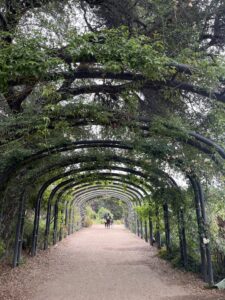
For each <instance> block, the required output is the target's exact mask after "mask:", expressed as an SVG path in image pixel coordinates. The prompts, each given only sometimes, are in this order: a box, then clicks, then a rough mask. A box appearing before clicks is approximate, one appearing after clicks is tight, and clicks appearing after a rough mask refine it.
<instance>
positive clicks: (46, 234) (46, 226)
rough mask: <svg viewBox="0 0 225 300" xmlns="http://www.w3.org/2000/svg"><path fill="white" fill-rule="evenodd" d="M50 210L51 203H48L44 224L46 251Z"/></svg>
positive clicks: (45, 247)
mask: <svg viewBox="0 0 225 300" xmlns="http://www.w3.org/2000/svg"><path fill="white" fill-rule="evenodd" d="M51 210H52V205H51V201H48V207H47V214H46V224H45V237H44V250H46V249H48V238H49V232H50V223H51Z"/></svg>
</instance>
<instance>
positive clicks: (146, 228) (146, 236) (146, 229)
mask: <svg viewBox="0 0 225 300" xmlns="http://www.w3.org/2000/svg"><path fill="white" fill-rule="evenodd" d="M145 241H146V243H147V242H148V227H147V221H146V220H145Z"/></svg>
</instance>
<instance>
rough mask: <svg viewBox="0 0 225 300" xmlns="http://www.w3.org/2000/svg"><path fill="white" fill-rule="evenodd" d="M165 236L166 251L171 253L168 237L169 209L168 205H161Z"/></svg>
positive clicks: (169, 238)
mask: <svg viewBox="0 0 225 300" xmlns="http://www.w3.org/2000/svg"><path fill="white" fill-rule="evenodd" d="M163 213H164V224H165V235H166V249H167V251H168V252H171V237H170V223H169V209H168V204H167V203H164V204H163Z"/></svg>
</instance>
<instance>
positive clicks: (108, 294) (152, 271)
mask: <svg viewBox="0 0 225 300" xmlns="http://www.w3.org/2000/svg"><path fill="white" fill-rule="evenodd" d="M193 282H194V284H193ZM0 299H1V300H11V299H13V300H14V299H17V300H25V299H26V300H53V299H54V300H84V299H85V300H112V299H113V300H127V299H129V300H142V299H143V300H144V299H152V300H166V299H168V300H172V299H173V300H203V299H204V300H222V299H223V300H224V299H225V293H222V292H219V291H216V290H205V289H204V284H203V283H202V282H201V280H199V279H197V278H196V276H194V275H192V274H189V273H188V274H187V273H183V272H181V271H179V270H176V269H173V268H171V266H170V265H169V264H168V263H167V262H165V261H163V260H161V259H159V258H158V257H157V251H156V249H154V248H152V247H150V246H149V245H148V244H147V243H145V242H144V241H143V240H141V239H140V238H138V237H136V236H135V235H134V234H132V233H130V232H129V231H127V230H126V229H124V228H123V227H122V226H116V225H115V226H114V228H113V229H105V228H104V227H103V226H101V225H96V226H93V227H92V228H89V229H82V230H81V231H79V232H77V233H75V234H74V235H72V236H70V237H68V238H67V239H65V240H63V241H62V242H61V243H59V244H58V245H56V246H55V247H51V248H50V250H48V251H47V252H43V251H41V252H40V253H39V255H38V256H37V257H35V258H31V259H28V260H27V261H26V263H25V264H24V265H22V266H20V267H19V268H17V269H14V270H6V271H5V273H4V274H3V275H2V276H1V277H0Z"/></svg>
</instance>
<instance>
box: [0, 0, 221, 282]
mask: <svg viewBox="0 0 225 300" xmlns="http://www.w3.org/2000/svg"><path fill="white" fill-rule="evenodd" d="M6 2H7V1H6ZM20 2H21V3H22V4H21V3H20V4H19V3H16V2H15V3H16V4H14V3H13V2H12V3H11V4H10V5H6V6H4V4H0V29H1V32H3V35H2V36H1V37H0V40H1V45H2V48H1V49H0V52H1V51H2V52H1V53H0V56H1V57H3V60H5V62H6V63H5V64H2V67H4V68H3V72H2V76H3V78H2V80H1V82H2V83H1V85H0V94H1V95H0V97H1V99H0V100H1V103H3V104H4V105H3V107H2V108H0V115H1V116H3V119H2V120H0V122H1V123H0V125H2V126H0V135H1V141H0V147H1V148H0V152H1V154H0V155H1V157H0V158H1V165H0V199H1V200H0V225H1V226H0V227H1V229H0V250H1V243H2V241H3V244H4V247H3V248H5V250H6V251H5V252H6V253H7V251H8V253H10V254H11V253H12V249H13V266H14V267H15V266H17V265H18V264H19V263H20V261H21V256H22V248H23V246H24V236H25V235H26V234H27V233H26V230H27V229H26V226H25V225H26V222H27V221H29V222H32V225H31V226H32V233H31V234H30V233H29V234H30V236H29V238H30V239H31V245H30V248H31V249H30V252H31V255H32V256H34V255H36V253H37V251H38V250H39V249H40V248H44V249H47V248H48V246H49V245H50V244H51V243H52V244H55V243H57V242H58V241H59V240H61V239H62V238H63V237H64V236H66V235H67V234H71V233H72V232H74V230H75V227H76V229H79V228H81V227H82V225H83V219H84V216H85V206H86V204H87V203H89V202H90V201H93V200H94V199H102V200H104V199H106V198H107V197H109V199H111V200H112V201H113V199H119V200H120V201H122V202H124V203H125V205H126V206H127V208H128V216H127V218H126V225H127V227H128V228H129V229H130V230H133V231H134V232H135V233H137V235H138V236H140V237H141V238H145V240H146V241H150V244H151V245H153V243H154V241H156V244H157V245H158V247H161V245H163V246H164V247H165V248H166V252H167V254H168V256H169V257H173V255H176V253H177V252H179V261H180V263H181V265H182V266H183V267H184V268H186V269H188V268H189V267H190V264H191V260H192V258H193V257H194V258H195V259H196V262H197V263H198V265H200V268H201V273H202V277H203V279H204V280H205V281H207V282H208V283H209V284H213V281H214V279H213V265H215V261H214V258H213V255H212V253H213V251H211V245H213V242H215V241H213V239H212V238H211V233H210V229H211V228H209V225H208V224H209V221H208V220H207V213H210V209H212V208H211V207H209V205H208V203H207V201H206V200H207V197H208V195H209V194H210V193H209V192H208V190H209V189H210V187H211V186H216V187H217V186H219V185H221V186H222V185H223V180H224V179H223V178H224V159H225V150H224V128H223V124H224V117H223V112H224V107H223V105H224V79H223V76H224V71H223V72H222V71H221V69H223V66H222V65H223V64H222V63H221V61H222V60H217V59H218V58H217V56H214V53H213V51H211V52H210V47H212V46H213V47H215V48H216V49H214V50H216V51H215V52H217V53H219V52H220V47H221V45H223V44H224V40H222V41H220V42H219V40H220V39H221V36H223V35H222V34H221V32H220V31H219V33H218V32H217V31H218V27H221V26H222V28H223V23H224V22H223V20H221V16H220V14H218V12H220V11H223V10H224V8H223V7H221V6H220V5H219V4H218V1H217V2H216V1H211V2H212V4H211V6H210V11H211V10H212V16H213V17H212V19H213V20H214V19H215V20H217V22H215V24H217V26H215V28H214V27H213V25H212V24H211V23H210V24H208V22H209V20H208V19H206V20H204V17H203V16H204V15H205V14H204V13H202V11H204V9H205V11H206V12H208V8H207V5H206V6H204V5H203V4H202V3H201V5H200V7H199V6H198V1H194V2H196V3H194V5H193V3H192V2H193V1H190V3H189V5H188V7H186V6H185V5H186V4H183V3H182V5H178V4H177V3H173V5H172V6H171V7H170V5H171V4H170V3H169V4H168V7H167V8H166V9H165V10H164V9H161V7H158V6H157V5H159V4H158V3H155V4H154V5H153V6H152V7H151V14H152V17H151V18H152V19H153V23H152V24H151V20H149V19H151V18H149V16H148V17H146V16H144V15H143V16H141V19H140V12H144V11H145V10H146V7H148V5H147V4H149V3H147V4H146V3H145V2H146V1H135V3H133V1H125V2H124V3H127V6H126V4H124V3H121V5H122V6H123V5H125V6H126V7H130V9H129V10H126V9H122V10H121V11H118V8H117V6H115V7H113V9H112V7H111V6H110V5H109V3H108V2H110V1H80V2H81V4H82V5H81V7H82V8H85V9H87V8H88V9H89V10H90V12H91V14H93V15H94V16H95V18H93V19H96V20H98V22H97V23H98V25H96V24H91V22H88V20H87V15H86V12H87V10H84V21H85V22H86V23H87V25H88V26H87V28H88V31H90V32H85V31H86V29H84V28H83V31H82V33H81V34H77V32H79V30H77V28H76V30H74V32H76V34H75V33H73V34H72V33H70V34H67V33H65V34H62V36H61V37H60V40H61V41H60V43H59V44H57V41H55V40H54V43H56V45H57V46H56V47H55V46H54V47H53V46H52V45H53V44H54V43H53V44H52V41H50V40H48V37H46V36H45V37H43V36H42V37H41V36H40V37H39V36H38V37H37V36H36V33H35V32H34V31H32V26H31V28H29V26H28V27H27V30H28V32H29V33H30V35H29V34H28V35H27V36H28V37H24V32H23V30H22V31H21V28H20V27H21V24H22V23H23V22H20V21H21V20H22V19H23V18H25V19H26V18H27V16H26V13H27V12H28V15H29V11H32V13H33V14H34V16H36V13H37V12H36V10H35V9H36V8H38V9H40V11H41V10H42V9H43V5H44V4H45V5H47V6H48V4H49V3H50V2H51V3H53V2H54V3H56V2H57V3H58V2H62V4H61V5H62V6H61V7H60V10H63V6H64V1H32V5H31V4H30V3H29V1H25V2H26V3H23V2H24V1H20ZM70 2H71V3H72V2H73V1H70ZM103 2H105V3H104V5H103V4H102V3H103ZM159 2H160V1H159ZM187 2H188V1H187ZM43 3H44V4H43ZM112 3H113V1H112ZM171 3H172V2H171ZM128 4H132V5H128ZM145 4H146V6H145ZM89 5H90V6H89ZM107 5H109V7H108V10H107V9H106V8H107ZM125 6H123V8H126V7H125ZM155 6H156V7H155ZM192 6H194V8H195V10H196V11H194V13H192V17H191V18H189V19H188V22H187V24H188V25H189V22H191V20H192V19H195V20H194V21H193V24H192V25H193V26H192V27H190V28H192V30H193V31H195V32H194V33H193V34H190V32H189V33H187V32H186V30H184V28H183V27H182V28H181V30H180V29H179V28H177V26H179V24H183V21H184V20H186V14H185V15H184V14H183V12H184V11H185V12H186V11H189V10H191V11H192ZM218 6H219V7H218ZM156 8H157V9H156ZM181 8H182V10H181V11H180V9H181ZM183 8H185V9H183ZM214 8H215V11H214ZM105 9H106V11H107V13H106V14H104V12H105ZM154 9H156V11H154ZM167 9H169V11H168V12H167V13H165V14H164V11H167ZM112 12H113V14H112ZM159 12H161V13H162V18H161V19H162V20H164V19H165V20H167V21H166V22H164V24H163V26H161V25H162V24H161V21H159V19H160V18H158V13H159ZM174 12H175V19H176V22H175V23H176V25H174V24H173V21H171V20H173V17H171V14H172V16H173V14H174ZM178 12H179V13H178ZM44 13H45V14H47V15H48V13H49V12H48V9H47V10H46V11H44ZM68 13H71V12H68ZM154 14H155V15H154ZM206 15H207V14H206ZM154 16H155V17H154ZM168 16H170V17H169V19H168ZM196 16H197V17H196ZM36 17H37V18H38V16H36ZM142 17H143V20H142ZM196 18H197V19H196ZM47 19H48V20H50V19H51V18H50V17H48V18H47ZM71 19H73V18H71ZM121 20H123V21H121ZM179 20H180V23H179V22H178V21H179ZM201 21H202V27H201V26H200V24H201ZM158 23H160V24H161V25H158ZM168 24H169V25H168ZM187 24H186V25H187ZM196 24H198V25H196ZM206 24H208V25H207V26H206ZM221 24H222V25H221ZM67 25H68V24H67ZM73 25H74V24H73ZM95 25H96V27H95ZM121 25H123V26H122V27H120V26H121ZM124 25H125V27H124ZM188 25H187V26H186V27H188ZM182 26H183V25H182ZM53 27H54V26H53ZM75 27H76V26H75ZM161 27H162V28H163V32H162V28H161ZM212 27H213V28H212ZM66 28H68V27H66ZM196 28H202V30H200V29H199V30H200V32H201V33H200V32H196ZM48 30H50V29H48ZM51 30H53V29H51ZM51 30H50V31H51ZM207 30H208V31H207ZM44 31H45V30H44ZM184 31H185V33H184ZM205 31H206V32H205ZM41 32H42V31H41ZM83 32H84V33H83ZM182 32H183V34H181V33H182ZM17 33H19V34H18V36H17ZM155 33H157V34H155ZM213 33H214V34H215V37H214V38H213V37H212V34H213ZM53 35H54V34H53ZM180 35H181V36H180ZM192 35H193V36H195V38H193V36H192ZM49 36H52V35H51V34H49ZM55 36H57V34H56V35H55ZM177 36H179V42H178V41H177ZM199 36H200V40H201V39H202V40H201V41H198V40H196V37H199ZM56 39H57V38H56ZM209 40H210V41H209ZM180 41H182V43H181V42H180ZM181 44H182V45H181ZM54 45H55V44H54ZM61 45H65V47H64V46H63V48H61ZM174 45H175V46H174ZM193 45H195V46H194V49H193ZM25 48H26V49H28V50H29V51H25V50H26V49H25ZM183 49H188V50H189V52H188V51H187V53H188V54H187V53H186V52H185V51H183ZM178 53H179V54H178ZM209 53H210V55H209ZM17 54H18V55H17ZM34 54H35V55H34ZM209 57H210V59H212V61H211V60H210V59H209ZM187 62H188V64H187ZM6 66H7V67H6ZM21 66H23V67H21ZM2 99H3V100H2ZM201 107H203V109H202V111H203V112H202V113H200V111H201ZM214 123H215V126H214ZM221 124H222V125H221ZM214 127H215V128H214ZM221 182H222V183H221ZM183 183H185V184H186V188H185V189H184V188H183V187H182V184H183ZM212 202H213V201H212ZM75 214H78V215H79V217H80V219H79V221H76V220H75V217H76V216H75ZM193 215H196V217H193ZM219 217H221V216H219ZM222 217H223V216H222ZM214 221H215V220H214ZM222 221H223V220H222ZM191 222H192V223H191ZM43 223H44V225H43ZM189 223H190V224H189ZM214 223H215V222H214ZM217 223H219V222H217ZM220 224H221V222H220ZM75 225H76V226H75ZM41 226H42V230H40V229H41ZM191 227H193V231H194V233H193V239H194V241H193V243H191V242H190V235H191V234H190V231H191V230H190V228H191ZM43 228H44V230H43ZM63 228H64V229H65V230H64V231H65V232H63ZM43 232H44V233H43ZM10 236H12V237H13V239H11V238H10ZM40 241H43V242H40ZM196 245H197V247H196ZM175 248H176V249H175ZM196 248H197V249H198V250H197V251H196ZM224 251H225V250H224ZM0 252H1V251H0ZM194 252H195V253H194ZM196 252H199V253H200V255H198V253H197V254H196ZM193 253H194V255H193V256H191V255H192V254H193ZM224 253H225V252H224ZM0 256H1V253H0ZM224 257H225V254H224ZM222 274H225V271H224V273H222ZM221 276H222V275H221Z"/></svg>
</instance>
